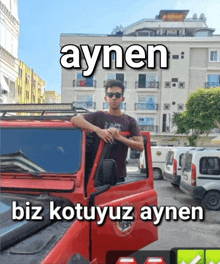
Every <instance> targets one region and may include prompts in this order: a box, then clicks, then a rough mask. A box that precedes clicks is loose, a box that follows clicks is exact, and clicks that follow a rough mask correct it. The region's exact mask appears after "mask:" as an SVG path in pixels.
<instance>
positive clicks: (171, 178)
mask: <svg viewBox="0 0 220 264" xmlns="http://www.w3.org/2000/svg"><path fill="white" fill-rule="evenodd" d="M163 177H164V178H165V179H166V180H167V181H169V182H171V183H172V184H174V185H177V186H179V185H180V178H181V176H180V175H173V174H170V173H167V172H164V175H163Z"/></svg>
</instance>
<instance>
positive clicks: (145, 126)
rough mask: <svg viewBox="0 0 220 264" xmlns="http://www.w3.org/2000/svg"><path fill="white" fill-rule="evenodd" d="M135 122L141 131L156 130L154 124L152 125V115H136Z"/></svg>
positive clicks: (153, 121)
mask: <svg viewBox="0 0 220 264" xmlns="http://www.w3.org/2000/svg"><path fill="white" fill-rule="evenodd" d="M137 123H138V125H139V127H140V130H141V131H150V132H156V126H155V125H154V123H155V118H154V117H138V118H137Z"/></svg>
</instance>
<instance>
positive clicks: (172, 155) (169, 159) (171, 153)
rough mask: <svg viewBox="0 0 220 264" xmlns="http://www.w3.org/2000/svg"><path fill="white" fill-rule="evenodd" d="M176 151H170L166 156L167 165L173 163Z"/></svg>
mask: <svg viewBox="0 0 220 264" xmlns="http://www.w3.org/2000/svg"><path fill="white" fill-rule="evenodd" d="M173 159H174V152H173V151H168V152H167V156H166V165H173Z"/></svg>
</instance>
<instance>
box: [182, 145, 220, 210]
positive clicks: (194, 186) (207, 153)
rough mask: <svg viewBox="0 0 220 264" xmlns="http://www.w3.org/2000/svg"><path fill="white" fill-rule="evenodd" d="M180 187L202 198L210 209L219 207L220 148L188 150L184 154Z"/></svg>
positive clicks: (197, 197) (189, 193)
mask: <svg viewBox="0 0 220 264" xmlns="http://www.w3.org/2000/svg"><path fill="white" fill-rule="evenodd" d="M180 189H181V190H182V191H183V192H185V193H186V194H188V195H190V196H192V197H193V198H195V199H199V200H202V203H203V205H204V206H205V207H206V208H208V209H210V210H219V209H220V149H205V148H203V149H195V150H189V151H187V152H186V154H185V155H184V160H183V166H182V174H181V180H180Z"/></svg>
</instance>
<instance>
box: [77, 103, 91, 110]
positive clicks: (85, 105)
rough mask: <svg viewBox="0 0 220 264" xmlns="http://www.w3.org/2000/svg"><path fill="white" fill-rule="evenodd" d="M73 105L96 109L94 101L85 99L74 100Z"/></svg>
mask: <svg viewBox="0 0 220 264" xmlns="http://www.w3.org/2000/svg"><path fill="white" fill-rule="evenodd" d="M75 107H83V108H86V109H92V110H95V109H96V103H95V102H86V101H76V102H75Z"/></svg>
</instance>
